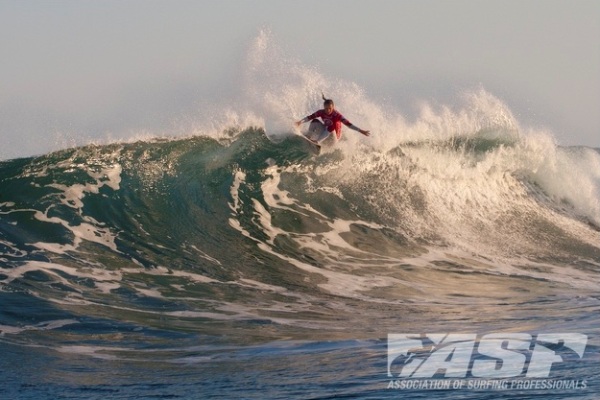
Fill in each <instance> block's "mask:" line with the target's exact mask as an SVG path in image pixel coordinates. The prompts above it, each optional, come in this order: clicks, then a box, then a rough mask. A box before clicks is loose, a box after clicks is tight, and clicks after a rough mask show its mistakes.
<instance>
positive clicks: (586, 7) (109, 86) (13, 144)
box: [0, 0, 600, 159]
mask: <svg viewBox="0 0 600 400" xmlns="http://www.w3.org/2000/svg"><path fill="white" fill-rule="evenodd" d="M263 28H268V29H269V30H270V31H271V32H272V35H273V36H274V37H275V38H276V39H277V41H278V43H279V44H280V45H281V46H282V47H283V48H284V49H285V51H286V52H287V53H288V54H291V55H293V57H295V58H296V59H297V60H299V61H300V62H302V63H303V64H304V65H308V66H311V67H314V68H315V69H316V70H318V71H319V73H321V74H323V75H324V76H326V77H330V78H331V79H341V80H346V81H348V82H354V83H356V84H357V85H359V86H360V87H361V88H362V89H364V92H365V93H366V95H367V96H368V97H369V98H370V99H372V100H373V101H375V102H388V103H389V102H392V103H394V104H395V105H396V106H397V109H399V110H400V111H401V112H402V110H405V113H406V115H407V117H409V116H410V115H411V113H414V112H415V109H414V107H415V104H417V103H419V102H420V101H422V100H425V101H432V102H439V103H442V104H444V103H446V102H449V103H451V102H452V101H453V99H454V98H455V97H456V96H457V94H458V93H461V92H462V91H465V90H470V89H474V88H477V87H483V88H484V89H485V90H486V91H488V92H489V93H491V94H492V95H494V96H496V97H497V98H499V99H500V100H501V101H503V102H504V103H505V104H506V105H507V106H508V107H509V109H510V110H511V111H512V113H513V114H514V116H515V117H516V118H517V120H518V121H519V123H520V125H521V126H525V127H529V126H531V127H536V128H537V127H540V128H544V129H546V130H548V131H550V132H551V133H552V134H553V135H554V136H555V138H556V140H557V141H558V143H559V144H561V145H586V146H593V147H600V1H598V0H594V1H584V0H502V1H500V0H494V1H481V0H472V1H471V0H470V1H467V0H448V1H447V0H414V1H400V0H392V1H378V0H369V1H365V0H360V1H352V0H349V1H346V0H344V1H342V0H326V1H312V0H308V1H307V0H302V1H297V0H296V1H287V0H269V1H267V0H255V1H251V0H238V1H236V0H230V1H227V0H224V1H177V0H170V1H166V0H165V1H150V0H135V1H133V0H130V1H128V0H119V1H110V0H106V1H78V0H73V1H41V0H37V1H36V0H30V1H22V0H14V1H13V0H8V1H7V0H0V57H1V59H0V138H1V139H2V142H3V144H2V146H1V147H0V159H7V158H13V157H20V156H29V155H34V154H41V153H45V152H47V151H50V150H55V149H58V148H61V147H66V146H70V145H74V144H75V145H80V144H85V143H87V142H89V141H90V140H96V139H100V140H105V139H106V138H107V137H112V138H127V137H128V135H135V134H138V133H139V132H163V133H164V132H168V129H169V126H171V125H172V123H173V122H172V121H173V120H174V119H177V118H180V117H181V116H185V115H191V114H193V113H194V112H195V110H196V109H197V107H198V104H200V103H202V102H206V101H210V99H211V98H213V97H220V98H221V99H224V98H225V99H226V98H227V96H231V98H235V96H236V90H237V88H236V84H237V83H239V80H238V78H237V75H239V73H240V65H241V63H243V60H244V57H245V52H246V51H247V48H248V46H249V44H250V42H251V41H252V39H253V38H254V37H256V35H257V33H258V32H259V31H260V30H261V29H263ZM371 128H373V127H371Z"/></svg>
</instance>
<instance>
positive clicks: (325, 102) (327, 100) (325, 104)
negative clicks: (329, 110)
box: [321, 92, 333, 107]
mask: <svg viewBox="0 0 600 400" xmlns="http://www.w3.org/2000/svg"><path fill="white" fill-rule="evenodd" d="M321 97H322V98H323V107H326V106H328V105H329V104H331V105H333V100H331V99H327V98H325V95H324V94H323V92H321Z"/></svg>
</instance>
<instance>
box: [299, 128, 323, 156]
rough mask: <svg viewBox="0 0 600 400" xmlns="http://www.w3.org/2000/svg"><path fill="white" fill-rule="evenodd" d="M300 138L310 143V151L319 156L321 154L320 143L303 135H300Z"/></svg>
mask: <svg viewBox="0 0 600 400" xmlns="http://www.w3.org/2000/svg"><path fill="white" fill-rule="evenodd" d="M298 136H300V137H301V138H302V139H304V140H305V141H306V142H307V143H308V146H309V149H310V151H311V152H312V153H314V154H317V155H318V154H319V153H321V145H320V144H319V143H317V142H315V141H313V140H311V139H309V138H307V137H306V136H304V135H303V134H301V133H300V134H298Z"/></svg>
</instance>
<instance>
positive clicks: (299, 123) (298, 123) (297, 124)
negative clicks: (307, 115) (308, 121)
mask: <svg viewBox="0 0 600 400" xmlns="http://www.w3.org/2000/svg"><path fill="white" fill-rule="evenodd" d="M294 124H296V126H300V125H301V124H302V121H296V122H294Z"/></svg>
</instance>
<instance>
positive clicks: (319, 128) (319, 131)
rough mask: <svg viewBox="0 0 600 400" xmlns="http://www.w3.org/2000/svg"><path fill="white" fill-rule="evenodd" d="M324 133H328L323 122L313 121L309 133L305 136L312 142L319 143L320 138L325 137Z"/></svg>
mask: <svg viewBox="0 0 600 400" xmlns="http://www.w3.org/2000/svg"><path fill="white" fill-rule="evenodd" d="M323 132H327V129H325V125H323V123H322V122H321V121H318V120H316V119H313V120H312V121H311V122H310V125H309V127H308V132H306V135H305V136H306V137H307V138H309V139H310V140H312V141H315V142H318V141H319V138H320V137H321V136H322V135H323ZM327 133H328V132H327ZM325 137H327V136H325Z"/></svg>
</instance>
